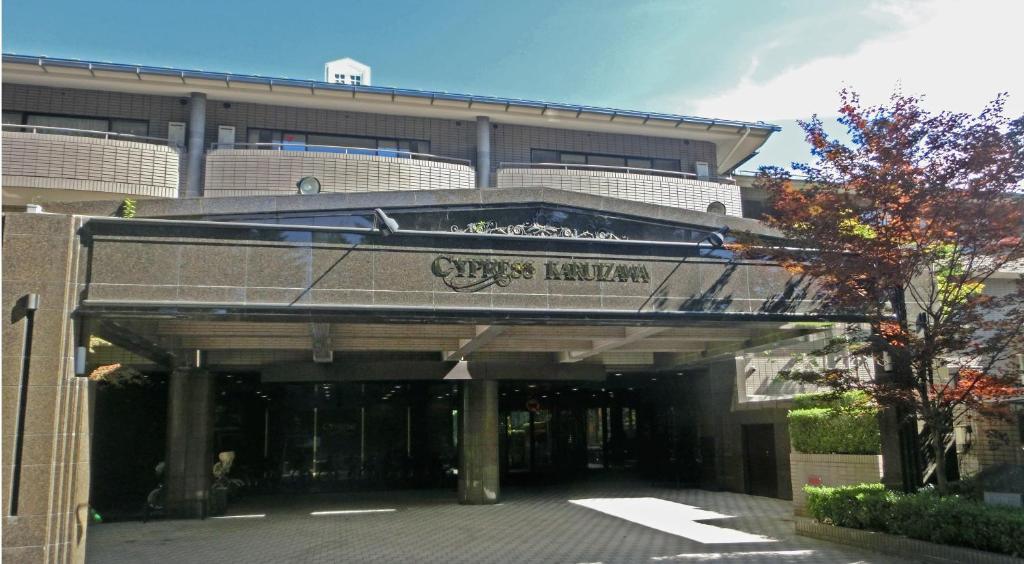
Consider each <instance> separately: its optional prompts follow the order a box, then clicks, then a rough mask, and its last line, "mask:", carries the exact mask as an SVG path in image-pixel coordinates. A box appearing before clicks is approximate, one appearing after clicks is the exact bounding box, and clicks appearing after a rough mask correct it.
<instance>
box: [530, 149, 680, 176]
mask: <svg viewBox="0 0 1024 564" xmlns="http://www.w3.org/2000/svg"><path fill="white" fill-rule="evenodd" d="M530 162H533V163H561V164H580V165H592V166H609V167H630V168H641V169H653V170H671V171H677V172H678V171H679V170H680V168H679V161H678V160H676V159H655V158H647V157H628V156H619V155H602V154H596V153H575V152H571V151H555V150H551V149H532V150H531V151H530Z"/></svg>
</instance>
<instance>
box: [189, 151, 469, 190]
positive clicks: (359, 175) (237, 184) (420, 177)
mask: <svg viewBox="0 0 1024 564" xmlns="http://www.w3.org/2000/svg"><path fill="white" fill-rule="evenodd" d="M306 176H313V177H315V178H316V179H317V180H319V181H320V186H321V192H324V193H334V192H383V191H392V190H447V189H470V188H473V187H474V185H475V178H476V173H475V170H474V169H473V166H472V164H471V162H470V161H469V160H467V159H459V158H454V157H445V156H440V155H430V154H426V153H414V152H411V151H403V150H400V149H381V148H377V149H372V148H367V147H343V146H334V145H306V144H291V143H215V144H213V145H212V148H211V150H210V151H209V152H208V153H207V155H206V182H205V185H204V194H205V195H206V196H244V195H287V194H294V193H296V187H295V185H296V182H297V181H298V180H299V179H301V178H303V177H306Z"/></svg>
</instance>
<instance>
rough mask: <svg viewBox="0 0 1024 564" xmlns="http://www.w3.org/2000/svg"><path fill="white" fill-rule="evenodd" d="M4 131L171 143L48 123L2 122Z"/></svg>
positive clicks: (138, 136) (126, 134) (159, 138)
mask: <svg viewBox="0 0 1024 564" xmlns="http://www.w3.org/2000/svg"><path fill="white" fill-rule="evenodd" d="M3 130H4V131H21V132H25V133H50V134H56V135H71V136H74V137H92V138H97V139H115V140H118V141H135V142H137V143H153V144H159V145H169V146H173V145H171V144H170V143H169V142H168V140H167V139H164V138H161V137H148V136H145V135H133V134H131V133H116V132H113V131H96V130H92V129H74V128H71V127H52V126H49V125H20V124H14V123H5V124H3Z"/></svg>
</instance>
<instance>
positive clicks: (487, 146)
mask: <svg viewBox="0 0 1024 564" xmlns="http://www.w3.org/2000/svg"><path fill="white" fill-rule="evenodd" d="M476 179H477V187H478V188H490V187H491V119H490V118H488V117H487V116H477V118H476Z"/></svg>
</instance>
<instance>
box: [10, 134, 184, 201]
mask: <svg viewBox="0 0 1024 564" xmlns="http://www.w3.org/2000/svg"><path fill="white" fill-rule="evenodd" d="M2 127H3V156H4V159H3V186H4V195H5V197H12V198H13V199H14V200H16V199H18V198H21V197H25V198H31V199H32V200H33V201H45V200H47V199H48V198H51V197H52V198H53V199H55V200H60V199H66V198H67V197H70V194H69V193H66V192H64V191H73V192H77V193H78V194H77V196H74V198H75V199H79V198H82V197H85V198H96V199H100V198H102V199H114V198H121V197H124V196H136V197H144V198H145V197H150V198H174V197H177V195H178V180H179V167H180V162H181V152H180V150H179V148H177V147H173V146H168V144H167V140H166V139H161V138H159V137H147V136H141V135H131V134H126V133H114V132H111V131H93V130H85V129H73V128H66V127H51V126H41V125H19V124H2ZM48 191H53V192H48ZM89 193H93V194H89Z"/></svg>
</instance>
